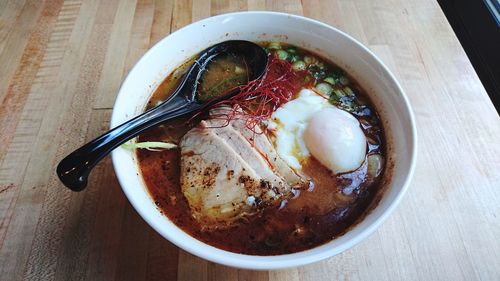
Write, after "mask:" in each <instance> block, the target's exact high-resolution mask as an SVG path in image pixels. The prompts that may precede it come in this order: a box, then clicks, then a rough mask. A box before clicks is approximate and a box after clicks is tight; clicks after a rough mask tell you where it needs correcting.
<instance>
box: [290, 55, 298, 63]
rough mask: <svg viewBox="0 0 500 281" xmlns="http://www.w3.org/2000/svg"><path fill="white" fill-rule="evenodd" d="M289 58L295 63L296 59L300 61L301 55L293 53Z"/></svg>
mask: <svg viewBox="0 0 500 281" xmlns="http://www.w3.org/2000/svg"><path fill="white" fill-rule="evenodd" d="M289 59H290V61H291V62H292V63H294V62H296V61H299V60H300V56H299V55H296V54H292V55H291V56H290V58H289Z"/></svg>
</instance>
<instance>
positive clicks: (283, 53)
mask: <svg viewBox="0 0 500 281" xmlns="http://www.w3.org/2000/svg"><path fill="white" fill-rule="evenodd" d="M276 54H277V55H278V58H279V59H280V60H286V59H287V58H288V53H287V52H286V51H283V50H277V51H276Z"/></svg>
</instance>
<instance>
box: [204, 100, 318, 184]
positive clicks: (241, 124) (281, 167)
mask: <svg viewBox="0 0 500 281" xmlns="http://www.w3.org/2000/svg"><path fill="white" fill-rule="evenodd" d="M229 110H231V109H230V108H228V107H218V108H214V109H212V110H211V111H210V113H211V114H212V115H225V114H227V113H228V111H229ZM208 122H209V123H210V126H212V127H221V126H224V125H225V124H226V121H225V120H220V119H219V120H218V119H211V120H209V121H208ZM228 126H230V127H232V128H233V129H234V130H235V131H238V132H239V133H240V135H241V136H242V137H243V138H244V139H246V140H247V142H248V143H250V144H251V145H252V146H253V148H254V149H255V150H256V152H258V153H259V154H260V155H261V156H262V157H263V158H264V159H265V160H266V161H267V162H268V164H269V166H270V167H271V169H272V170H273V171H275V172H276V173H277V174H279V175H280V176H281V177H283V178H284V179H285V181H286V182H287V183H288V184H289V185H291V186H292V187H294V188H298V189H303V188H306V189H307V188H309V184H310V181H309V178H308V177H307V176H306V175H304V174H302V173H300V172H299V171H295V170H293V169H292V168H291V167H290V166H288V164H287V163H286V162H285V161H284V160H283V159H281V157H280V156H279V155H278V153H277V152H276V149H275V148H274V146H273V145H272V143H271V141H270V140H269V139H268V138H267V136H266V135H265V134H263V132H262V129H261V128H260V127H259V126H256V127H255V128H254V131H255V132H254V131H251V130H249V129H248V128H247V127H246V124H245V120H242V119H233V120H231V122H230V123H229V125H228Z"/></svg>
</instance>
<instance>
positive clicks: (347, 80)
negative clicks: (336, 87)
mask: <svg viewBox="0 0 500 281" xmlns="http://www.w3.org/2000/svg"><path fill="white" fill-rule="evenodd" d="M339 81H340V83H341V84H342V85H344V86H345V85H349V79H347V77H345V76H341V77H340V78H339Z"/></svg>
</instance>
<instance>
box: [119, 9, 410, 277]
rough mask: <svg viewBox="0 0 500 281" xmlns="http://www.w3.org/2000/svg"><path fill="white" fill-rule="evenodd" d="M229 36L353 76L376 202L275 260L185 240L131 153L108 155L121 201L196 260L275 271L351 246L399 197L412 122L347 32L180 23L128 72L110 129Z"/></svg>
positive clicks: (378, 66)
mask: <svg viewBox="0 0 500 281" xmlns="http://www.w3.org/2000/svg"><path fill="white" fill-rule="evenodd" d="M229 39H243V40H250V41H272V40H277V41H284V42H287V43H291V44H294V45H297V46H299V47H304V48H306V49H309V50H312V51H314V52H316V53H319V54H321V55H322V56H324V57H326V58H329V59H331V60H332V61H333V62H335V63H336V64H338V65H339V66H341V67H343V68H344V69H345V70H347V72H348V73H350V74H351V75H353V76H354V77H355V78H356V79H357V80H358V82H359V83H360V84H361V85H362V87H363V88H364V89H365V90H367V91H368V94H369V95H370V97H371V98H372V100H373V102H374V103H375V106H376V108H377V109H378V111H379V114H380V115H381V118H382V121H383V122H384V125H385V129H386V135H387V137H388V140H389V153H390V157H391V158H392V160H393V163H394V169H393V171H392V178H391V181H390V183H389V185H388V186H387V190H386V192H385V193H384V195H383V197H382V199H381V200H380V202H379V204H378V205H377V207H376V208H375V209H373V210H372V211H371V212H370V213H369V214H368V215H367V216H366V217H365V218H364V219H363V220H362V221H361V222H360V223H359V224H357V225H356V226H355V227H354V228H352V229H351V230H350V231H348V232H347V233H346V234H345V235H343V236H341V237H338V238H336V239H335V240H333V241H331V242H329V243H326V244H324V245H322V246H319V247H316V248H313V249H310V250H307V251H303V252H298V253H294V254H287V255H279V256H250V255H242V254H235V253H232V252H228V251H224V250H220V249H218V248H215V247H212V246H210V245H207V244H205V243H203V242H201V241H198V240H196V239H195V238H193V237H191V236H189V235H188V234H186V233H185V232H184V231H182V230H181V229H179V228H178V227H177V226H176V225H175V224H173V223H172V222H171V221H170V220H169V219H168V218H167V217H166V216H164V215H162V214H161V213H160V212H159V211H158V210H157V208H156V206H155V204H154V203H153V200H152V199H151V197H150V195H149V193H148V191H147V190H146V188H145V186H144V183H143V181H142V179H141V177H140V175H139V172H138V168H137V163H136V161H135V159H134V155H133V153H131V152H130V151H127V150H124V149H122V148H118V149H116V150H114V151H113V153H112V158H113V165H114V168H115V172H116V175H117V176H118V180H119V181H120V184H121V186H122V188H123V191H124V192H125V194H126V196H127V197H128V200H129V201H130V202H131V203H132V205H133V206H134V208H135V209H136V210H137V212H138V213H139V214H140V215H141V216H142V217H143V218H144V220H146V222H147V223H149V225H151V226H152V227H153V228H154V229H155V230H156V231H157V232H158V233H160V234H161V235H162V236H163V237H165V238H166V239H168V240H169V241H171V242H172V243H174V244H176V245H177V246H179V247H180V248H182V249H184V250H186V251H188V252H190V253H192V254H194V255H197V256H199V257H202V258H204V259H207V260H210V261H213V262H216V263H220V264H224V265H228V266H234V267H239V268H248V269H278V268H285V267H293V266H299V265H304V264H308V263H312V262H316V261H319V260H322V259H325V258H328V257H332V256H334V255H336V254H338V253H340V252H342V251H345V250H346V249H348V248H350V247H352V246H354V245H355V244H357V243H358V242H360V241H361V240H363V239H364V238H366V237H367V236H368V235H370V234H371V233H373V232H374V231H375V229H376V228H377V227H378V226H379V225H380V224H381V223H382V222H383V221H384V220H385V219H386V218H387V216H388V215H389V214H390V213H391V212H392V211H393V210H394V208H395V207H396V205H397V204H398V203H399V201H400V200H401V197H402V196H403V194H404V193H405V191H406V189H407V187H408V184H409V180H410V178H411V176H412V173H413V168H414V164H415V157H416V145H417V143H416V129H415V123H414V118H413V115H412V112H411V109H410V106H409V104H408V100H407V98H406V97H405V94H404V93H403V90H402V89H401V87H400V85H399V83H398V82H397V81H396V79H395V78H394V75H392V74H391V72H390V71H389V70H388V69H387V67H386V66H385V65H384V64H383V63H382V62H381V61H380V60H379V59H378V58H377V57H376V56H375V55H374V54H373V53H372V52H371V51H370V50H368V49H367V48H366V47H364V46H363V45H361V44H360V43H359V42H358V41H356V40H355V39H353V38H352V37H350V36H349V35H347V34H345V33H343V32H341V31H339V30H337V29H335V28H333V27H331V26H329V25H326V24H324V23H321V22H318V21H315V20H312V19H308V18H304V17H299V16H294V15H289V14H282V13H273V12H242V13H231V14H224V15H220V16H216V17H211V18H208V19H204V20H202V21H199V22H196V23H193V24H191V25H188V26H186V27H184V28H182V29H180V30H178V31H176V32H174V33H172V34H170V35H169V36H168V37H166V38H164V39H163V40H161V41H160V42H158V44H156V45H155V46H154V47H153V48H151V49H150V50H149V51H148V52H147V53H146V54H145V55H144V56H143V57H142V58H141V59H140V60H139V62H138V63H137V64H136V65H135V66H134V68H133V69H132V70H131V71H130V73H129V74H128V76H127V78H126V79H125V81H124V82H123V85H122V86H121V89H120V92H119V93H118V97H117V99H116V102H115V105H114V108H113V115H112V119H111V127H115V126H117V125H119V124H121V123H123V122H125V121H127V120H128V119H130V118H131V117H133V116H135V115H138V114H139V113H141V112H142V111H143V109H144V107H145V104H146V102H147V100H148V98H149V97H150V95H151V94H152V93H153V92H154V90H155V88H156V86H157V85H158V84H159V83H160V82H161V81H162V80H163V79H164V78H165V77H166V76H167V75H168V74H169V73H170V72H171V71H172V70H174V69H175V68H176V67H177V66H179V65H180V64H181V63H182V62H184V61H185V60H186V59H188V58H190V57H192V56H193V55H195V54H196V53H198V52H200V51H202V50H203V49H205V48H206V47H209V46H210V45H213V44H215V43H218V42H220V41H225V40H229Z"/></svg>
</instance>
